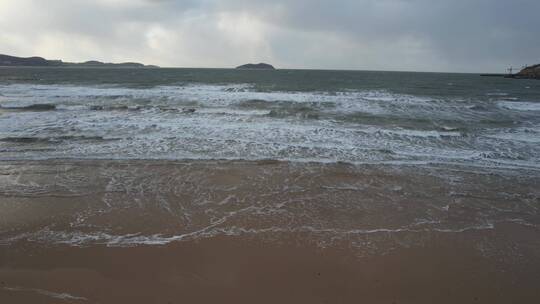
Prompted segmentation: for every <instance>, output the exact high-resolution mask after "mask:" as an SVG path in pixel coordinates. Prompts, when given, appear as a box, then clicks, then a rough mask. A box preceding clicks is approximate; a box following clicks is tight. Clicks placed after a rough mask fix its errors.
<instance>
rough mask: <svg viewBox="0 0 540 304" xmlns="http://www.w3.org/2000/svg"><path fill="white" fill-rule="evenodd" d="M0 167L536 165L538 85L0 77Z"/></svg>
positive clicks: (471, 80) (329, 78)
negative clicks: (168, 162)
mask: <svg viewBox="0 0 540 304" xmlns="http://www.w3.org/2000/svg"><path fill="white" fill-rule="evenodd" d="M0 106H1V107H2V108H1V109H0V159H3V160H30V159H59V158H60V159H173V160H175V159H235V160H236V159H243V160H258V159H276V160H290V161H294V162H305V161H310V162H324V163H329V162H330V163H332V162H347V163H353V164H356V163H396V164H402V163H403V164H415V163H429V164H459V165H466V166H475V167H478V166H480V167H497V168H527V169H532V170H536V169H540V82H538V81H534V80H511V79H503V78H492V77H480V76H478V75H474V74H436V73H402V72H364V71H308V70H279V71H246V70H242V71H240V70H220V69H215V70H214V69H75V68H74V69H68V68H58V69H55V68H16V69H15V68H0Z"/></svg>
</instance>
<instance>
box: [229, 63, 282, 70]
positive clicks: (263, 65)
mask: <svg viewBox="0 0 540 304" xmlns="http://www.w3.org/2000/svg"><path fill="white" fill-rule="evenodd" d="M237 69H239V70H275V68H274V67H273V66H272V65H270V64H267V63H258V64H253V63H248V64H244V65H241V66H239V67H237Z"/></svg>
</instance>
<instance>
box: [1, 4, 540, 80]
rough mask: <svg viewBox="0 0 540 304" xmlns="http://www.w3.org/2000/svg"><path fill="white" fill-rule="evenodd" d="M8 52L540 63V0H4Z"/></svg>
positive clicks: (289, 64) (222, 63) (187, 59)
mask: <svg viewBox="0 0 540 304" xmlns="http://www.w3.org/2000/svg"><path fill="white" fill-rule="evenodd" d="M0 6H1V9H0V53H6V54H13V55H20V56H31V55H41V56H45V57H47V58H49V59H63V60H66V61H84V60H88V59H97V60H103V61H140V62H144V63H147V64H158V65H161V66H178V67H233V66H236V65H240V64H243V63H246V62H261V61H265V62H270V63H272V64H274V65H276V66H278V67H281V68H321V69H368V70H415V71H452V72H479V71H486V72H501V71H504V69H505V68H506V67H507V66H510V65H514V66H516V67H519V66H521V65H524V64H531V63H538V62H540V39H538V37H540V18H538V12H539V11H540V1H538V0H513V1H508V0H341V1H331V0H296V1H295V0H292V1H291V0H273V1H264V0H222V1H218V0H199V1H196V0H178V1H175V0H95V1H82V0H81V1H77V0H75V1H74V0H50V1H41V0H0Z"/></svg>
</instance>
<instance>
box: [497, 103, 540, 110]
mask: <svg viewBox="0 0 540 304" xmlns="http://www.w3.org/2000/svg"><path fill="white" fill-rule="evenodd" d="M499 106H500V107H502V108H505V109H509V110H517V111H540V102H525V101H501V102H499Z"/></svg>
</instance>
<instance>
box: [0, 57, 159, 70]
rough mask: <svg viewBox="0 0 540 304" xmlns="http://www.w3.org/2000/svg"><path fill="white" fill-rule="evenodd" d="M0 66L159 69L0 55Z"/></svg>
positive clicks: (130, 64) (141, 65)
mask: <svg viewBox="0 0 540 304" xmlns="http://www.w3.org/2000/svg"><path fill="white" fill-rule="evenodd" d="M0 66H8V67H90V68H159V67H158V66H155V65H144V64H142V63H137V62H123V63H106V62H100V61H95V60H90V61H85V62H81V63H75V62H64V61H62V60H47V59H45V58H43V57H27V58H24V57H16V56H9V55H2V54H0Z"/></svg>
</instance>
